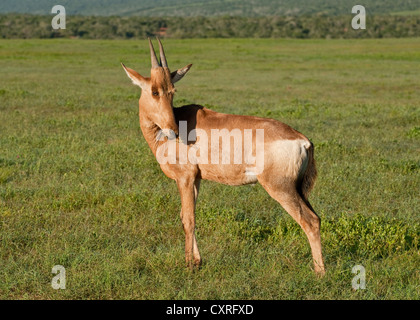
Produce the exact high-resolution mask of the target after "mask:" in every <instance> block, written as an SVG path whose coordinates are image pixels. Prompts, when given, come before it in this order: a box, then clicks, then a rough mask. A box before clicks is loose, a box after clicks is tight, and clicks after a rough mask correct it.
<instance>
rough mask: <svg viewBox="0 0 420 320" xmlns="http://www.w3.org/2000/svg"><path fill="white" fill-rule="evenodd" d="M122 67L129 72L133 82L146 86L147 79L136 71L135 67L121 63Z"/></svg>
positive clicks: (128, 74) (141, 86) (142, 86)
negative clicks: (131, 67) (128, 66)
mask: <svg viewBox="0 0 420 320" xmlns="http://www.w3.org/2000/svg"><path fill="white" fill-rule="evenodd" d="M121 65H122V67H123V68H124V70H125V73H126V74H127V76H128V77H129V78H130V79H131V81H133V83H134V84H135V85H136V86H139V87H140V88H144V86H145V84H146V79H145V78H144V77H143V76H141V75H140V74H139V73H137V72H136V71H134V70H133V69H130V68H127V67H126V66H125V65H124V63H121Z"/></svg>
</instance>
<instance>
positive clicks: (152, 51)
mask: <svg viewBox="0 0 420 320" xmlns="http://www.w3.org/2000/svg"><path fill="white" fill-rule="evenodd" d="M147 39H149V47H150V57H151V60H152V69H155V68H159V63H158V60H157V58H156V53H155V49H154V48H153V44H152V41H151V40H150V38H147Z"/></svg>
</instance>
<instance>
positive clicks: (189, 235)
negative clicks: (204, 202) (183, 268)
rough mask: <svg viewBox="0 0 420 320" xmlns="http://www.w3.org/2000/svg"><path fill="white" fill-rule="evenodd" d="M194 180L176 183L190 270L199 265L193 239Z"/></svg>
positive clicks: (199, 259)
mask: <svg viewBox="0 0 420 320" xmlns="http://www.w3.org/2000/svg"><path fill="white" fill-rule="evenodd" d="M194 181H195V179H180V180H178V181H177V185H178V190H179V194H180V195H181V206H182V208H181V220H182V225H183V227H184V232H185V261H186V263H187V266H188V267H189V268H190V269H192V268H193V266H194V265H200V263H201V258H200V253H199V251H198V247H197V241H196V239H195V232H194V230H195V199H196V196H195V195H196V191H195V188H196V187H195V186H194Z"/></svg>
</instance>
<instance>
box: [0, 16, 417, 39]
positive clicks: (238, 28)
mask: <svg viewBox="0 0 420 320" xmlns="http://www.w3.org/2000/svg"><path fill="white" fill-rule="evenodd" d="M52 17H53V15H28V14H7V15H0V37H1V38H3V39H16V38H21V39H22V38H23V39H30V38H60V37H63V38H82V39H144V38H146V37H150V36H154V35H159V36H161V37H163V38H165V37H166V38H231V37H235V38H327V39H328V38H331V39H336V38H390V37H392V38H400V37H418V36H419V35H420V16H390V15H383V16H382V15H381V16H369V15H368V16H367V18H366V29H365V30H353V29H352V27H351V20H352V18H353V15H345V16H327V15H323V14H317V15H308V16H271V17H235V16H224V17H119V16H112V17H100V16H89V17H86V16H67V18H66V29H62V30H53V29H52V27H51V20H52Z"/></svg>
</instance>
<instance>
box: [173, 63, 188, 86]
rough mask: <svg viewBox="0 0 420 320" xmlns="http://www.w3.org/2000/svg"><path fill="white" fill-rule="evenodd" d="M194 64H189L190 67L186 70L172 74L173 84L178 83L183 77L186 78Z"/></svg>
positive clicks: (185, 68) (182, 69)
mask: <svg viewBox="0 0 420 320" xmlns="http://www.w3.org/2000/svg"><path fill="white" fill-rule="evenodd" d="M191 66H192V64H189V65H188V66H185V67H184V68H181V69H178V70H176V71H174V72H172V73H171V79H172V83H175V82H178V81H179V80H181V79H182V77H183V76H185V75H186V74H187V72H188V70H190V68H191Z"/></svg>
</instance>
